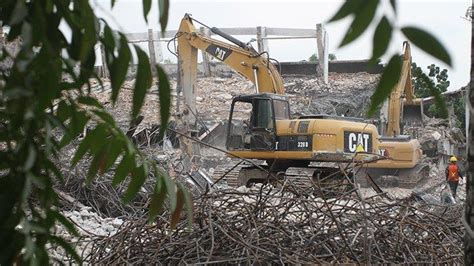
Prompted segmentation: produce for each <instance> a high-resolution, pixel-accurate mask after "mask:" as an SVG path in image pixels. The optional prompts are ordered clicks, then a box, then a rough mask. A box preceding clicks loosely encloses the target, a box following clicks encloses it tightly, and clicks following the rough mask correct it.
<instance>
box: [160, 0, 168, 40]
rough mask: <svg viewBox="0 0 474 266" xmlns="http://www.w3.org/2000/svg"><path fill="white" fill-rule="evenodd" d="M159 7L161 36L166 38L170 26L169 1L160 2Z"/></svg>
mask: <svg viewBox="0 0 474 266" xmlns="http://www.w3.org/2000/svg"><path fill="white" fill-rule="evenodd" d="M158 7H159V10H160V25H161V35H162V36H164V35H165V31H166V26H167V25H168V11H169V8H170V2H169V0H158Z"/></svg>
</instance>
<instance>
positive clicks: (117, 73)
mask: <svg viewBox="0 0 474 266" xmlns="http://www.w3.org/2000/svg"><path fill="white" fill-rule="evenodd" d="M131 60H132V53H131V52H130V48H129V47H128V42H127V38H126V37H125V35H123V34H120V48H119V51H118V56H117V59H116V60H114V62H113V64H112V67H111V69H110V81H111V86H112V102H113V103H115V102H116V101H117V98H118V95H119V91H120V87H121V86H122V84H123V83H124V81H125V79H126V77H127V71H128V66H129V64H130V61H131Z"/></svg>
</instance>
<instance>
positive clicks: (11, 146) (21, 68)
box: [0, 0, 191, 265]
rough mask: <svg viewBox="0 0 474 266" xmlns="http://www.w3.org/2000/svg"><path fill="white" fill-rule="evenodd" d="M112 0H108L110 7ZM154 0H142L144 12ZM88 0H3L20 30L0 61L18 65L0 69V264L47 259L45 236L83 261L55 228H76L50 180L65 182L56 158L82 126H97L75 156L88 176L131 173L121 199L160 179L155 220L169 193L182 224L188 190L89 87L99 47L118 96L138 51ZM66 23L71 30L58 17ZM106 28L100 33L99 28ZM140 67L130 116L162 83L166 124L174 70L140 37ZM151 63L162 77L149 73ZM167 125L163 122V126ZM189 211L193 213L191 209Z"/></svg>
mask: <svg viewBox="0 0 474 266" xmlns="http://www.w3.org/2000/svg"><path fill="white" fill-rule="evenodd" d="M114 3H115V0H111V4H112V7H113V5H114ZM151 4H152V1H151V0H143V16H144V18H145V20H147V18H148V13H149V11H150V9H151ZM158 5H159V10H160V13H159V14H160V16H159V19H160V24H161V29H162V31H164V29H165V28H166V24H167V20H168V6H169V2H168V0H159V1H158ZM99 20H100V19H99V18H98V17H96V16H95V14H94V12H93V10H92V8H91V6H90V4H89V2H88V1H79V0H29V1H26V0H4V1H1V2H0V21H3V25H4V26H7V27H8V28H9V32H8V34H7V36H6V37H7V40H8V41H12V40H15V39H17V38H21V47H20V50H19V52H18V54H16V55H13V54H10V53H9V52H8V51H7V50H6V49H4V47H3V48H2V51H1V56H0V60H1V61H0V64H1V63H2V62H5V61H7V60H13V65H12V66H11V67H9V68H7V69H2V70H1V71H0V243H1V248H0V264H2V265H8V264H12V263H13V262H15V263H18V264H23V263H28V264H29V263H35V264H43V265H45V264H48V261H49V257H48V254H47V251H46V249H45V246H46V245H47V244H52V245H59V246H62V247H63V248H64V249H65V250H66V251H67V252H68V253H69V255H71V256H73V257H74V258H75V259H77V260H79V258H78V256H77V254H76V253H75V252H74V250H73V249H72V248H71V246H69V244H68V243H66V242H65V241H64V240H63V239H61V238H59V237H57V236H55V235H54V234H53V230H52V229H53V227H54V226H55V224H56V223H61V224H63V225H64V226H65V227H66V228H67V229H68V230H69V231H70V232H71V233H73V234H74V233H76V230H75V227H74V226H73V225H72V224H71V223H70V222H69V221H68V220H67V219H66V218H65V217H64V216H63V215H62V214H61V213H60V212H59V211H58V208H57V207H56V205H57V198H58V196H57V193H56V191H55V190H53V187H52V185H53V182H62V173H61V172H60V170H59V169H58V168H57V166H56V165H55V163H54V160H55V158H57V156H58V154H60V151H61V149H62V148H63V147H64V146H65V145H68V144H69V143H71V141H73V140H75V139H76V137H77V136H78V135H79V134H81V133H82V132H83V131H84V128H85V127H86V125H88V124H89V125H94V126H93V129H92V130H91V131H90V132H89V133H88V134H87V135H86V137H85V138H84V139H83V140H82V141H81V142H80V144H79V146H78V148H77V151H76V153H75V155H74V157H73V158H72V164H73V165H74V164H75V163H77V162H78V161H79V160H80V159H81V158H83V157H85V156H87V157H90V158H92V162H91V164H90V167H89V169H88V173H87V180H88V181H91V180H93V179H94V178H96V177H97V176H98V175H101V174H103V173H105V172H106V171H108V170H110V169H113V170H114V172H115V175H114V180H113V183H114V184H119V183H121V182H127V184H128V186H127V190H126V191H125V194H124V201H125V202H127V201H130V200H131V199H132V198H133V197H134V195H135V194H136V193H137V192H138V191H139V189H140V187H141V186H142V184H143V183H144V182H145V180H146V179H147V178H154V179H155V180H156V185H155V189H154V192H153V195H150V197H151V204H150V206H151V207H150V215H149V216H150V219H151V218H153V217H154V216H155V215H156V214H157V212H158V210H159V209H160V208H161V206H162V205H163V202H164V199H165V197H166V195H168V196H169V202H170V205H169V206H170V208H171V211H172V213H173V215H172V221H171V222H172V224H176V222H177V221H178V219H179V215H178V214H179V213H180V211H181V209H182V208H183V205H184V204H185V203H188V206H187V207H188V208H187V209H188V210H190V206H189V202H190V201H189V199H188V197H187V195H188V194H187V192H186V191H185V190H184V189H183V187H182V186H180V185H179V184H175V183H174V182H173V181H172V180H171V179H170V178H169V177H167V175H166V174H165V173H164V172H163V171H161V170H160V169H159V168H158V167H157V165H156V164H155V162H154V161H153V160H149V159H148V158H146V156H144V154H142V153H141V152H140V151H139V150H138V149H137V148H136V147H135V146H134V145H133V143H132V142H131V141H130V140H129V139H128V138H127V136H126V135H125V134H124V133H123V132H122V131H121V130H120V128H119V127H118V126H117V124H116V123H115V120H114V118H113V117H112V116H111V115H110V114H109V113H108V112H107V111H106V110H105V108H104V106H103V105H102V104H101V103H99V102H98V101H97V99H95V98H94V97H92V96H91V90H92V86H91V79H97V80H98V82H99V83H100V82H101V81H100V79H99V78H98V77H97V76H96V74H95V72H94V63H95V61H96V57H95V51H94V47H95V45H96V44H99V43H100V44H101V45H103V46H104V49H105V55H106V56H105V57H106V59H105V62H104V63H105V65H106V67H107V68H108V71H109V73H110V81H111V88H112V93H111V102H113V103H115V102H116V101H117V99H118V95H119V93H120V89H121V86H122V84H123V82H124V81H125V77H126V75H127V72H128V68H129V64H131V63H133V58H132V51H131V49H130V46H129V44H128V41H127V38H126V37H125V35H124V34H123V33H121V32H119V31H114V30H113V29H112V28H110V27H109V26H108V24H107V23H106V22H105V21H103V27H100V26H99ZM60 23H63V24H64V25H65V26H66V27H68V28H69V30H70V34H71V38H66V36H65V34H64V32H63V31H61V30H60V28H59V25H60ZM101 30H102V31H103V34H99V33H100V32H101ZM132 49H133V50H134V51H135V54H136V56H137V64H138V65H137V71H136V77H135V87H134V93H133V108H132V109H133V110H132V113H131V118H132V119H133V118H135V117H137V115H138V114H139V113H140V109H141V107H142V105H143V101H144V98H145V95H146V92H147V90H148V89H149V88H150V87H151V85H152V84H153V83H154V82H158V87H159V98H160V115H161V124H162V125H167V121H168V118H169V106H170V87H169V82H168V79H167V77H166V75H165V73H164V71H163V69H162V68H161V67H160V66H159V65H156V66H152V67H151V66H150V61H149V58H148V56H147V55H146V53H145V52H144V51H143V50H142V49H140V47H138V46H136V45H134V46H132ZM152 68H154V69H155V70H156V73H157V81H153V78H152ZM165 128H166V126H163V127H162V130H161V135H163V133H164V129H165ZM188 215H189V216H190V215H191V214H190V213H188Z"/></svg>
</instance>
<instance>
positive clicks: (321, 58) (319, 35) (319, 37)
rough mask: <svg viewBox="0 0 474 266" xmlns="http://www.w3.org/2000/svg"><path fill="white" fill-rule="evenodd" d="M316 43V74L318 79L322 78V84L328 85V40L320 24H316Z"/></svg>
mask: <svg viewBox="0 0 474 266" xmlns="http://www.w3.org/2000/svg"><path fill="white" fill-rule="evenodd" d="M316 42H317V46H318V66H317V74H318V76H319V77H323V80H324V83H328V66H329V58H328V57H329V52H328V51H327V50H328V40H327V33H326V30H325V29H324V26H323V25H322V24H316Z"/></svg>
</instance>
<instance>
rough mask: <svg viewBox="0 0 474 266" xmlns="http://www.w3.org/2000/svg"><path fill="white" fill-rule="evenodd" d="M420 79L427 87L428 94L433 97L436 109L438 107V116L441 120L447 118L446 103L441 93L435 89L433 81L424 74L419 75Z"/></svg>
mask: <svg viewBox="0 0 474 266" xmlns="http://www.w3.org/2000/svg"><path fill="white" fill-rule="evenodd" d="M421 79H422V80H423V81H424V82H425V84H426V85H427V86H428V89H429V90H430V94H431V95H432V96H433V97H434V99H435V104H436V107H438V110H439V112H440V113H439V115H440V116H441V117H442V118H448V108H447V107H446V103H445V101H444V99H443V96H442V95H441V91H440V90H438V89H436V88H435V86H434V83H433V81H432V80H431V79H430V78H429V77H428V76H427V75H426V74H425V73H422V74H421Z"/></svg>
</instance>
